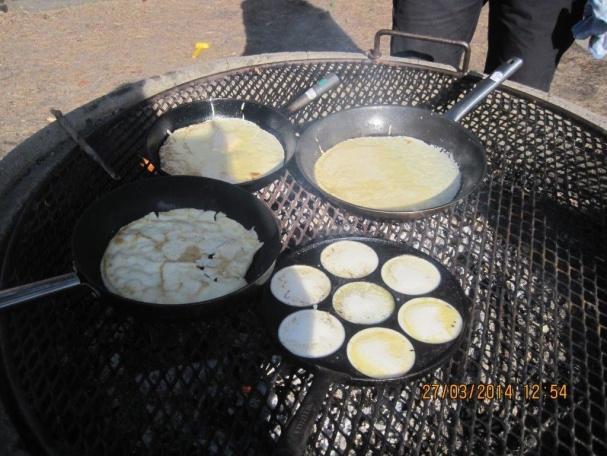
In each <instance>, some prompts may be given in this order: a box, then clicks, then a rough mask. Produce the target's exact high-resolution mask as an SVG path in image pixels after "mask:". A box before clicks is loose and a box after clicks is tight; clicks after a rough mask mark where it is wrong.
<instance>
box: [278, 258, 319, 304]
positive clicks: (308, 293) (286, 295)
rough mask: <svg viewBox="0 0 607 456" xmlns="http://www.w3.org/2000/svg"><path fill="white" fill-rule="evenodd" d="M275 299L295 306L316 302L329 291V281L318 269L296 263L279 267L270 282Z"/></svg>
mask: <svg viewBox="0 0 607 456" xmlns="http://www.w3.org/2000/svg"><path fill="white" fill-rule="evenodd" d="M270 290H271V291H272V294H273V295H274V297H275V298H276V299H278V300H279V301H280V302H282V303H284V304H288V305H289V306H295V307H306V306H312V305H314V304H318V303H320V302H321V301H323V300H324V299H325V298H326V297H327V296H329V293H331V281H330V280H329V277H327V275H326V274H325V273H324V272H322V271H321V270H320V269H316V268H313V267H312V266H306V265H303V264H296V265H293V266H287V267H286V268H283V269H281V270H280V271H278V272H277V273H276V274H274V277H272V281H271V282H270Z"/></svg>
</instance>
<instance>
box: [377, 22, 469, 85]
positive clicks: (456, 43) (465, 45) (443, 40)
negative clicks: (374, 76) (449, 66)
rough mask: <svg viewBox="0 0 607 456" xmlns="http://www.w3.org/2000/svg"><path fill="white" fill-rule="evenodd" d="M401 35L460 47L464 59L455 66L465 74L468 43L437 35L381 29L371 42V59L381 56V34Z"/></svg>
mask: <svg viewBox="0 0 607 456" xmlns="http://www.w3.org/2000/svg"><path fill="white" fill-rule="evenodd" d="M386 35H387V36H402V37H404V38H410V39H412V40H419V41H429V42H431V43H439V44H447V45H450V46H457V47H460V48H462V50H463V52H464V61H463V62H462V64H461V65H460V66H458V67H457V72H458V73H459V74H465V73H467V72H468V67H469V66H470V44H468V43H466V42H465V41H457V40H449V39H447V38H439V37H437V36H428V35H418V34H417V33H409V32H401V31H398V30H390V29H381V30H378V32H377V33H376V34H375V39H374V42H373V49H371V50H370V51H369V53H368V56H369V58H370V59H371V60H377V59H379V58H380V57H381V51H380V44H381V37H382V36H386Z"/></svg>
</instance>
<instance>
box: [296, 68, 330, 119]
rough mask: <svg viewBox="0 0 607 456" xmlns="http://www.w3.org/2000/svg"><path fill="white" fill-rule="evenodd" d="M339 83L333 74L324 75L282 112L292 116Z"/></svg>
mask: <svg viewBox="0 0 607 456" xmlns="http://www.w3.org/2000/svg"><path fill="white" fill-rule="evenodd" d="M339 83H340V81H339V77H338V76H337V75H336V74H335V73H327V74H325V75H324V76H323V78H322V79H321V80H320V81H318V82H317V83H316V84H314V85H313V86H312V87H310V88H309V89H308V90H306V91H305V92H304V93H302V94H301V95H300V96H298V97H297V98H296V99H295V100H293V101H292V102H291V103H289V104H288V105H287V106H286V107H285V108H284V111H285V112H287V113H288V114H293V113H294V112H296V111H299V110H300V109H301V108H303V107H304V106H307V105H308V104H310V103H311V102H312V101H314V100H316V99H317V98H318V97H320V96H321V95H323V94H325V93H327V92H328V91H330V90H333V89H334V88H335V87H337V86H338V85H339Z"/></svg>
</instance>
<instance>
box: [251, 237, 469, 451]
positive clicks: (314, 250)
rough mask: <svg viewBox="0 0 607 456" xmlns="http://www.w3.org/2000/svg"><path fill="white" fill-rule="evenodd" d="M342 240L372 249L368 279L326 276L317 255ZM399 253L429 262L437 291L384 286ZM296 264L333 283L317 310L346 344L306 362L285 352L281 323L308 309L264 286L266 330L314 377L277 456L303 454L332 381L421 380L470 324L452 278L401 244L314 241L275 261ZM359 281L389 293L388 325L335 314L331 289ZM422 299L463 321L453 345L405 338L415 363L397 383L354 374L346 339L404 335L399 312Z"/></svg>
mask: <svg viewBox="0 0 607 456" xmlns="http://www.w3.org/2000/svg"><path fill="white" fill-rule="evenodd" d="M344 239H347V240H353V241H359V242H362V243H364V244H366V245H368V246H369V247H371V248H373V250H375V252H376V253H377V255H378V257H379V266H378V267H377V269H376V270H375V271H373V272H372V273H371V274H370V275H368V276H366V277H363V278H361V279H343V278H339V277H336V276H334V275H332V274H331V273H330V272H328V271H326V270H324V268H323V266H322V264H321V262H320V254H321V252H322V250H323V249H324V248H325V247H327V246H328V245H330V244H332V243H333V242H336V241H339V240H344ZM403 254H410V255H415V256H417V257H420V258H423V259H425V260H427V261H429V262H430V263H432V264H433V265H434V266H435V267H436V268H437V269H438V270H439V272H440V274H441V282H440V284H439V286H438V287H437V288H436V289H435V290H432V291H430V292H428V293H426V294H423V295H419V296H412V295H406V294H402V293H398V292H396V291H394V290H392V289H390V288H389V287H388V286H386V285H385V284H384V283H383V280H382V278H381V267H382V265H383V264H384V263H385V262H386V261H387V260H389V259H390V258H394V257H395V256H398V255H403ZM294 264H305V265H309V266H313V267H316V268H318V269H320V270H322V271H323V272H325V274H327V276H328V277H329V279H330V281H331V293H330V295H329V296H328V297H327V298H326V299H325V300H324V301H322V302H320V303H319V304H318V309H319V310H324V311H327V312H329V313H331V314H333V315H334V316H335V317H337V319H338V320H340V322H341V323H342V325H343V326H344V329H345V332H346V340H345V342H344V344H343V345H342V347H341V348H340V349H339V350H337V351H336V352H335V353H334V354H331V355H329V356H325V357H323V358H316V359H310V358H305V357H300V356H296V355H293V354H291V353H290V352H288V351H287V350H286V349H284V348H282V345H281V343H280V340H279V339H278V327H279V326H280V323H281V322H282V320H283V319H284V318H285V317H286V316H288V315H289V314H291V313H293V312H297V311H299V310H302V309H309V308H311V306H308V307H293V306H289V305H286V304H283V303H282V302H280V301H279V300H277V299H276V298H275V297H274V296H273V295H272V292H271V290H270V286H269V283H268V284H267V285H266V286H265V287H264V291H263V302H262V305H261V311H262V315H263V319H264V322H265V324H266V326H267V328H268V330H269V331H270V333H271V334H272V335H273V337H274V338H275V340H276V342H277V344H278V345H279V346H280V347H281V348H282V351H283V352H284V353H285V355H286V356H287V357H288V358H289V359H291V360H292V361H294V362H295V363H296V364H299V365H304V366H306V367H308V368H310V369H311V370H312V371H313V372H314V373H315V375H314V380H313V382H312V386H311V388H310V390H309V391H308V393H307V395H306V397H305V399H304V401H303V402H302V404H301V407H300V408H299V410H298V411H297V413H296V414H295V415H294V416H293V418H292V419H291V421H290V422H289V424H288V426H287V429H286V431H285V433H284V435H283V436H282V437H281V440H280V442H279V446H278V449H277V451H276V454H289V455H292V454H300V453H302V452H303V451H304V449H305V448H304V447H305V443H306V441H307V439H308V437H309V432H310V430H311V427H312V424H313V423H314V418H315V417H316V415H317V412H318V407H319V405H320V404H321V403H322V400H323V399H324V397H325V396H326V394H327V390H328V389H329V386H330V384H331V383H332V382H334V381H341V382H345V383H354V384H362V385H372V384H383V383H388V382H404V381H408V380H411V379H413V378H416V377H419V376H420V375H423V374H424V373H426V372H429V371H431V370H433V369H436V368H437V367H438V366H440V365H442V364H443V363H445V362H446V361H447V360H448V359H449V358H451V357H452V356H453V354H454V353H455V351H456V350H457V349H458V348H459V345H460V344H461V341H462V340H463V338H464V337H465V334H466V330H467V325H468V321H469V302H468V299H467V298H466V296H465V294H464V292H463V290H462V288H461V286H460V285H459V283H458V281H457V279H456V278H455V277H453V275H452V274H451V273H450V272H449V271H448V270H447V269H446V268H445V267H444V266H443V265H442V264H440V263H439V262H437V261H436V260H434V259H433V258H431V257H429V256H428V255H425V254H423V253H421V252H420V251H418V250H415V249H413V248H411V247H407V246H406V245H404V244H402V243H399V242H393V241H387V240H384V239H377V238H365V237H346V238H339V237H337V238H330V239H324V240H321V241H315V242H313V243H311V244H308V245H306V246H304V247H300V248H297V249H296V250H294V251H291V252H288V253H286V254H284V255H281V257H280V258H279V260H278V262H277V265H276V270H280V269H282V268H284V267H287V266H291V265H294ZM357 281H365V282H372V283H376V284H378V285H380V286H382V287H384V288H385V289H386V290H388V291H390V293H391V294H392V296H393V298H394V300H395V302H396V309H395V311H394V312H393V313H392V315H391V316H390V317H389V318H388V319H387V320H385V321H383V322H381V323H377V324H371V325H363V324H355V323H350V322H348V321H346V320H343V319H342V318H341V317H340V316H339V315H338V314H337V313H336V312H335V311H334V309H333V307H332V304H331V301H332V297H333V294H334V292H335V290H337V289H338V288H339V287H341V286H342V285H344V284H346V283H349V282H357ZM421 296H430V297H434V298H439V299H443V300H445V301H447V302H449V303H450V304H451V305H453V306H454V307H455V308H456V309H457V310H458V312H459V313H460V314H461V316H462V319H463V322H464V324H463V327H462V331H461V333H460V335H459V336H458V337H457V338H456V339H455V340H453V341H451V342H447V343H444V344H427V343H423V342H420V341H416V340H415V339H413V338H411V337H409V336H407V338H408V339H409V340H410V341H411V343H412V344H413V346H414V349H415V354H416V360H415V364H414V365H413V367H412V368H411V370H409V371H408V372H407V373H405V374H403V375H401V376H399V377H396V378H392V379H381V380H378V379H375V378H370V377H367V376H365V375H364V374H361V373H360V372H358V371H357V370H356V369H354V367H353V366H352V365H351V364H350V362H349V361H348V357H347V353H346V345H347V343H348V340H349V339H350V337H352V336H353V335H354V334H355V333H357V332H358V331H360V330H362V329H365V328H369V327H384V328H389V329H393V330H396V331H397V332H399V333H401V334H403V331H402V330H401V329H400V326H399V324H398V321H397V313H398V309H399V308H400V307H401V306H402V305H403V304H404V303H405V302H407V301H408V300H410V299H413V298H416V297H421Z"/></svg>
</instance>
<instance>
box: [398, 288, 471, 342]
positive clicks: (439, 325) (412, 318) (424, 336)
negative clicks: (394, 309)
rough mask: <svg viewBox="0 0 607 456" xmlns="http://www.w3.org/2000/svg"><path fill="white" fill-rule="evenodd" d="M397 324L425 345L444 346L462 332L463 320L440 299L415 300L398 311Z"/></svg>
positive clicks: (449, 305)
mask: <svg viewBox="0 0 607 456" xmlns="http://www.w3.org/2000/svg"><path fill="white" fill-rule="evenodd" d="M398 324H399V325H400V327H401V328H402V330H403V331H405V332H406V333H407V334H409V335H410V336H411V337H413V338H414V339H416V340H419V341H421V342H425V343H427V344H444V343H446V342H451V341H452V340H454V339H456V338H457V336H459V334H460V333H461V332H462V326H463V320H462V316H461V315H460V313H459V312H458V311H457V309H456V308H455V307H453V306H452V305H451V304H449V303H448V302H446V301H443V300H442V299H437V298H427V297H424V298H415V299H411V300H410V301H407V302H406V303H405V304H403V306H402V307H401V308H400V310H399V311H398Z"/></svg>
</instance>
